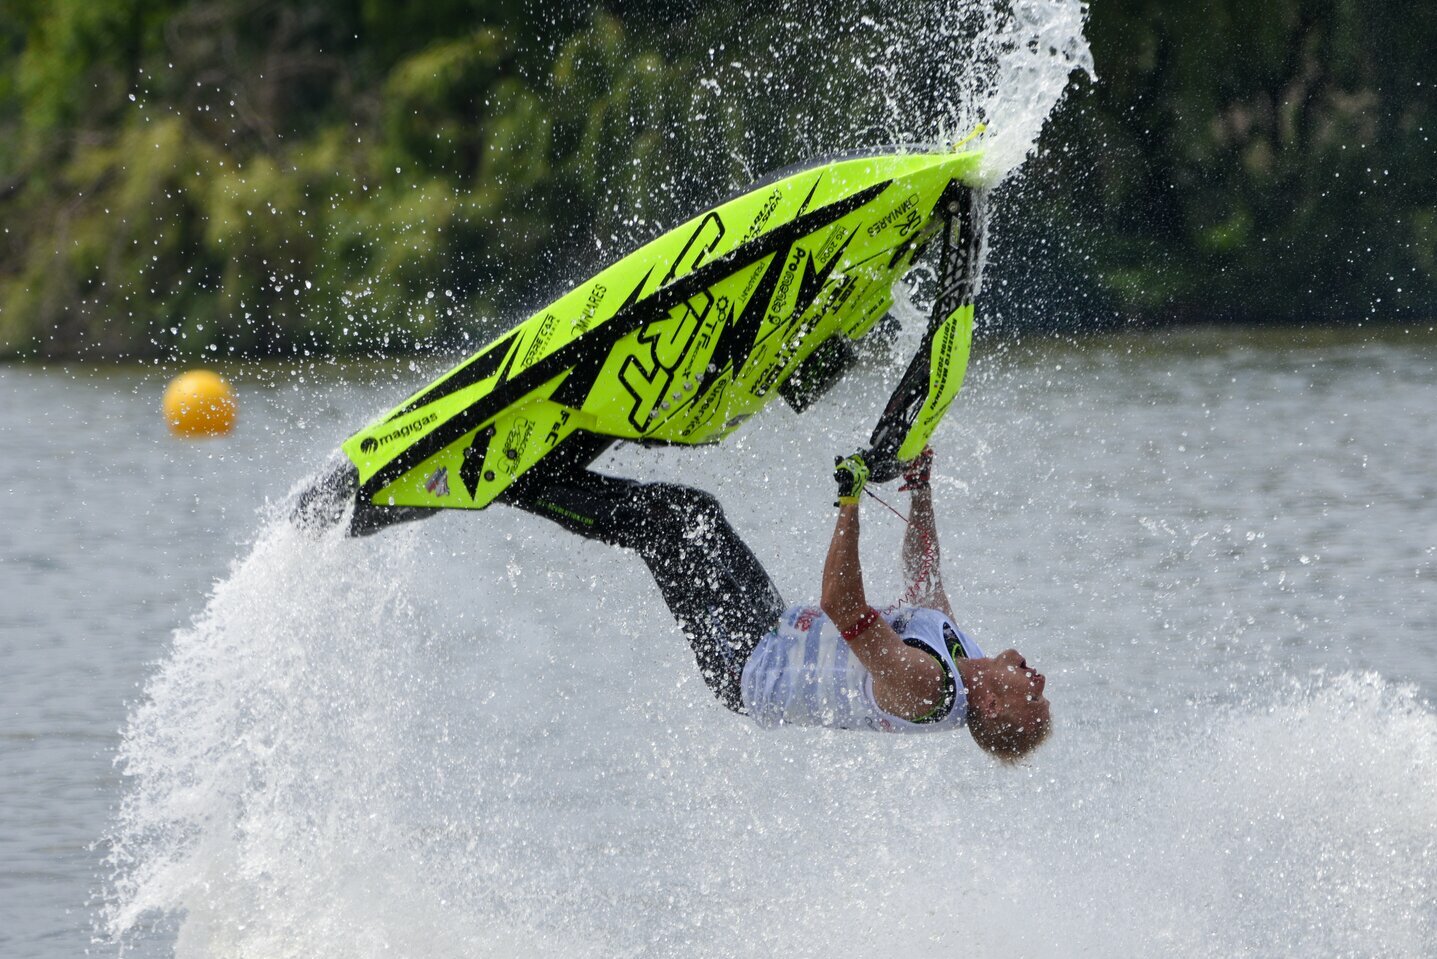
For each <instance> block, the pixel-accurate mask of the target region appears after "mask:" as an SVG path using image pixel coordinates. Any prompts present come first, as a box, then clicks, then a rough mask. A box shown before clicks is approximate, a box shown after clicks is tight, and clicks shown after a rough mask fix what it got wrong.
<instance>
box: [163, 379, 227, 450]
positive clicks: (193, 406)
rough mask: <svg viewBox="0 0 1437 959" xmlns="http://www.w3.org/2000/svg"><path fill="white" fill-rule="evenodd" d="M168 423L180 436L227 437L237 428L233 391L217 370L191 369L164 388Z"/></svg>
mask: <svg viewBox="0 0 1437 959" xmlns="http://www.w3.org/2000/svg"><path fill="white" fill-rule="evenodd" d="M162 406H163V409H164V412H165V422H166V423H168V424H169V427H170V431H171V432H172V433H174V434H176V435H177V436H188V437H199V436H224V435H225V434H226V433H228V432H229V431H230V430H232V429H234V425H235V413H236V411H237V407H236V406H235V398H234V393H232V392H231V391H230V385H229V384H228V383H226V382H225V381H224V378H223V377H222V376H220V375H219V374H218V373H212V372H210V371H209V370H190V371H189V372H187V373H181V374H180V375H179V376H177V377H175V378H174V379H173V380H171V381H170V385H169V386H167V387H166V388H165V399H164V402H163V404H162Z"/></svg>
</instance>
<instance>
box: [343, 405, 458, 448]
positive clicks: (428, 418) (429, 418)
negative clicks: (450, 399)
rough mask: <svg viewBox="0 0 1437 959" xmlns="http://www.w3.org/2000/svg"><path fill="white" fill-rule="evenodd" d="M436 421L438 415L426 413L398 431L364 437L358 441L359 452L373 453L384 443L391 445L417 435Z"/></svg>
mask: <svg viewBox="0 0 1437 959" xmlns="http://www.w3.org/2000/svg"><path fill="white" fill-rule="evenodd" d="M437 419H439V414H438V413H427V414H425V415H424V416H421V417H419V418H418V419H416V420H410V421H409V422H408V423H405V424H404V425H403V426H401V427H399V428H398V429H393V430H390V431H389V432H388V433H384V434H381V435H379V436H366V437H365V438H364V439H363V440H362V441H360V444H359V449H360V451H361V452H364V453H373V452H374V451H375V450H377V449H379V448H380V447H381V446H383V445H384V444H386V443H392V442H394V441H395V440H402V439H404V438H405V437H406V436H410V435H412V434H414V433H418V432H419V431H420V430H422V429H424V427H426V426H428V425H429V424H430V423H433V422H434V421H435V420H437Z"/></svg>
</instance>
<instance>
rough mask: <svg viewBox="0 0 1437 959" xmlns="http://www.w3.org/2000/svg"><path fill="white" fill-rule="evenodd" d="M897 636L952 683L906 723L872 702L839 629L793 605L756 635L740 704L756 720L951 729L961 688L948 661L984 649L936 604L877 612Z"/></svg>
mask: <svg viewBox="0 0 1437 959" xmlns="http://www.w3.org/2000/svg"><path fill="white" fill-rule="evenodd" d="M883 618H884V620H886V621H887V622H888V624H889V625H890V626H892V627H893V629H894V631H895V632H897V633H898V635H899V636H900V637H902V638H903V641H904V642H906V643H907V644H908V645H910V646H918V647H920V648H923V649H926V650H928V651H930V652H932V653H933V654H934V655H935V656H936V657H937V658H938V660H939V662H940V663H942V665H943V668H944V670H945V671H946V673H947V676H948V680H949V682H951V689H952V696H951V702H949V703H947V704H945V705H946V706H947V708H940V709H939V711H938V712H937V713H935V714H934V715H933V716H930V717H926V718H925V719H923V720H922V721H919V722H911V721H909V720H907V719H903V718H902V717H899V716H895V715H893V714H892V713H888V712H885V711H884V710H882V709H880V708H879V707H878V704H877V702H875V701H874V698H873V674H872V673H870V672H869V671H868V670H867V669H866V668H864V666H863V664H862V663H860V662H859V661H858V657H857V656H855V655H853V650H851V649H850V648H849V646H848V643H846V642H844V640H843V637H842V636H840V635H839V633H838V628H837V627H836V626H834V625H833V623H832V622H830V621H829V619H828V617H827V616H824V615H823V613H822V611H820V610H818V609H816V608H814V607H811V606H795V607H793V608H792V609H790V610H788V611H787V612H785V613H784V614H783V616H782V617H780V618H779V622H778V626H777V627H776V628H775V629H774V630H773V631H772V632H770V633H769V634H768V635H767V636H765V637H764V638H763V639H762V640H760V641H759V644H758V646H756V647H755V648H754V651H753V652H752V653H751V654H749V657H748V661H747V662H746V663H745V664H744V668H743V684H742V696H743V705H744V708H745V710H746V711H747V712H748V714H749V715H750V716H752V717H753V719H754V722H756V723H758V724H759V725H760V726H763V727H766V728H771V727H774V726H827V727H830V728H834V729H869V730H874V731H879V732H894V733H920V732H935V731H938V730H943V729H955V728H957V727H960V726H962V725H963V724H964V721H965V719H966V717H967V713H968V709H967V693H966V691H965V689H964V688H963V680H962V678H961V677H960V676H959V675H958V668H957V666H956V665H954V660H955V659H963V658H966V659H976V658H978V657H981V656H982V655H983V651H982V650H981V649H979V648H978V644H977V643H975V642H974V641H973V640H972V639H970V638H969V637H968V636H967V635H965V634H964V633H963V631H962V630H960V629H959V628H958V627H957V626H955V625H954V624H953V622H952V621H951V620H950V619H948V617H947V616H944V615H943V614H942V613H940V612H939V611H938V610H936V609H901V610H898V611H897V612H895V613H888V614H884V617H883Z"/></svg>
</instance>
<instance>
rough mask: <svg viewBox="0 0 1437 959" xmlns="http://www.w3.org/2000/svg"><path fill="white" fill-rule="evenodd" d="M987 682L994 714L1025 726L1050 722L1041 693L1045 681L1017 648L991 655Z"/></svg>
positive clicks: (1030, 726) (1044, 699) (1017, 724)
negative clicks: (993, 699)
mask: <svg viewBox="0 0 1437 959" xmlns="http://www.w3.org/2000/svg"><path fill="white" fill-rule="evenodd" d="M987 682H988V685H989V689H990V691H991V692H992V693H993V695H994V698H995V701H994V707H995V708H994V713H995V714H996V716H997V717H1001V718H1002V719H1003V720H1005V721H1006V722H1008V723H1011V724H1013V725H1015V726H1022V727H1025V728H1032V727H1034V726H1040V725H1046V724H1047V723H1048V722H1049V721H1050V718H1051V717H1050V715H1049V712H1048V700H1047V699H1046V698H1045V697H1044V696H1043V687H1044V686H1045V685H1046V684H1047V680H1046V679H1045V678H1044V677H1043V674H1042V673H1040V672H1038V671H1037V670H1036V669H1034V668H1032V667H1031V666H1029V665H1028V663H1027V661H1026V660H1024V659H1023V657H1022V655H1021V654H1020V653H1019V652H1018V651H1017V650H1016V649H1005V650H1003V652H1001V653H999V654H998V655H997V656H994V657H993V669H992V670H991V671H990V675H989V677H988V679H987Z"/></svg>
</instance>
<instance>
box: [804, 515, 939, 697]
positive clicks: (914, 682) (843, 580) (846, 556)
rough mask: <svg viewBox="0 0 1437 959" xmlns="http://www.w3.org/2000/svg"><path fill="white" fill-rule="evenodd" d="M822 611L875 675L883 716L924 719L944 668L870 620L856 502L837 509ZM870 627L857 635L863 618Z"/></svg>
mask: <svg viewBox="0 0 1437 959" xmlns="http://www.w3.org/2000/svg"><path fill="white" fill-rule="evenodd" d="M821 602H822V606H823V612H824V614H825V615H827V616H828V618H829V619H831V620H833V623H834V625H835V626H837V627H838V628H839V630H840V631H841V632H843V633H844V635H845V636H846V637H847V638H848V645H849V648H850V649H852V650H853V654H854V655H855V656H857V657H858V661H859V662H861V663H862V664H863V665H864V667H865V668H866V669H867V670H868V671H869V672H870V673H872V674H873V698H874V699H875V700H876V701H877V703H878V706H879V708H881V709H883V710H884V711H885V712H890V713H893V714H894V715H895V716H902V717H903V718H905V719H918V718H920V717H922V716H926V715H927V714H929V713H930V712H932V711H933V709H934V708H935V707H936V706H937V705H938V703H939V700H940V699H941V698H942V695H943V667H942V665H940V664H939V662H938V660H937V659H935V658H934V657H933V656H932V655H930V654H929V653H926V652H924V651H922V650H919V649H914V648H913V647H911V646H908V645H905V644H904V642H903V640H902V639H901V638H900V637H899V635H898V634H897V633H896V632H894V631H893V627H891V626H889V625H888V624H887V623H885V622H884V621H883V620H882V619H879V618H877V617H868V613H869V610H870V609H871V607H870V606H869V605H868V599H867V597H866V596H865V594H864V591H863V570H862V567H861V566H860V565H859V560H858V503H857V502H856V501H855V502H851V503H844V504H842V505H840V507H839V510H838V522H837V524H836V525H835V526H834V529H833V539H832V540H831V541H830V542H829V544H828V558H827V559H826V560H825V562H824V564H823V598H822V601H821ZM866 617H867V618H870V619H871V620H872V621H871V623H870V624H869V625H868V626H867V627H866V628H864V629H863V630H862V631H861V632H859V633H858V634H856V635H851V631H852V629H853V628H854V627H855V626H857V625H859V624H860V623H861V622H862V621H863V620H864V619H865V618H866Z"/></svg>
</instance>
